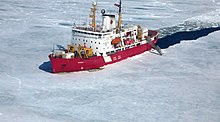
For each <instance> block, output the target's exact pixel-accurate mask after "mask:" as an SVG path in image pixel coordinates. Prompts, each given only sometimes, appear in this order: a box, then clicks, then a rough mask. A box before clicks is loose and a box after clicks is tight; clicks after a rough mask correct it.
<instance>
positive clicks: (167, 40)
mask: <svg viewBox="0 0 220 122" xmlns="http://www.w3.org/2000/svg"><path fill="white" fill-rule="evenodd" d="M218 30H220V27H211V28H204V29H200V30H195V31H182V32H176V33H173V34H171V35H167V36H165V37H162V38H160V39H159V40H158V42H157V45H158V46H159V47H160V48H161V49H166V48H168V47H169V46H172V45H175V44H178V43H180V42H181V41H183V40H184V41H186V40H196V39H198V38H200V37H204V36H207V35H208V34H210V33H212V32H215V31H218ZM207 41H208V40H207Z"/></svg>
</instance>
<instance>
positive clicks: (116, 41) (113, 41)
mask: <svg viewBox="0 0 220 122" xmlns="http://www.w3.org/2000/svg"><path fill="white" fill-rule="evenodd" d="M119 42H121V38H119V37H116V38H115V39H113V40H112V45H115V44H118V43H119Z"/></svg>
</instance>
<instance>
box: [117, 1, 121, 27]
mask: <svg viewBox="0 0 220 122" xmlns="http://www.w3.org/2000/svg"><path fill="white" fill-rule="evenodd" d="M118 7H119V11H118V26H117V29H118V31H120V30H121V23H122V17H121V0H120V2H119V5H118Z"/></svg>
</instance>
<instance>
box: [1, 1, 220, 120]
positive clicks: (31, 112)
mask: <svg viewBox="0 0 220 122" xmlns="http://www.w3.org/2000/svg"><path fill="white" fill-rule="evenodd" d="M98 2H99V4H100V7H99V9H98V10H100V9H101V8H106V9H109V11H108V12H111V13H114V12H116V8H114V7H113V4H114V3H115V2H116V1H112V0H111V1H110V0H106V1H101V0H99V1H98ZM123 3H124V4H123V18H124V22H126V23H133V24H135V23H137V24H140V25H144V26H146V27H149V28H150V29H159V30H160V31H161V32H162V33H163V34H164V36H166V35H167V34H168V35H169V34H172V33H176V32H179V31H191V30H194V29H195V30H198V29H201V28H209V27H217V26H219V23H220V19H219V18H220V16H219V13H220V10H219V3H220V1H219V0H203V1H201V0H189V1H181V0H175V1H170V0H148V1H145V0H137V1H132V0H127V1H123ZM90 5H91V1H80V2H79V1H76V0H71V1H70V0H56V1H48V0H38V1H37V2H36V1H34V0H16V1H15V0H2V1H0V30H1V31H0V84H1V85H0V121H1V122H30V121H31V122H73V121H74V122H81V121H89V122H90V121H94V122H99V121H100V122H106V121H109V122H111V121H115V122H124V121H137V122H158V121H159V122H164V121H165V122H171V121H179V122H186V121H187V122H195V121H198V122H207V121H210V122H219V121H220V89H219V88H220V75H219V74H220V60H219V59H220V55H219V54H220V36H219V35H220V31H216V32H213V33H209V35H207V36H205V37H201V38H199V39H196V40H190V41H184V40H183V41H181V43H179V44H176V45H173V46H170V47H169V48H167V49H163V53H164V55H163V56H158V55H155V54H153V53H149V52H145V53H143V54H141V55H138V56H136V57H132V58H129V59H127V60H124V61H121V62H119V63H117V64H112V65H109V66H107V67H105V69H103V70H100V71H97V72H88V71H83V72H74V73H60V74H52V73H48V72H45V71H44V70H42V69H40V66H42V64H44V62H45V64H48V60H49V59H48V57H47V56H48V54H49V53H50V51H51V50H52V48H53V44H61V45H65V44H67V43H69V42H70V41H71V28H70V26H71V25H72V24H73V22H74V21H76V23H78V22H79V21H80V22H86V20H85V19H84V18H87V17H88V14H89V9H88V8H90ZM192 26H193V28H192ZM43 66H45V65H43ZM48 67H49V66H48Z"/></svg>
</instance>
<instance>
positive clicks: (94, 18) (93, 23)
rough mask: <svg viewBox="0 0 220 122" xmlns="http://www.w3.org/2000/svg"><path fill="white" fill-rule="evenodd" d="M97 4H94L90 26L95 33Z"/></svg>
mask: <svg viewBox="0 0 220 122" xmlns="http://www.w3.org/2000/svg"><path fill="white" fill-rule="evenodd" d="M96 5H97V4H96V2H93V3H92V8H91V12H92V14H91V15H90V16H89V17H90V18H92V23H91V24H90V26H92V27H93V31H96V10H97V9H96Z"/></svg>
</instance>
